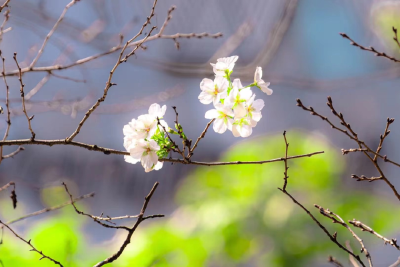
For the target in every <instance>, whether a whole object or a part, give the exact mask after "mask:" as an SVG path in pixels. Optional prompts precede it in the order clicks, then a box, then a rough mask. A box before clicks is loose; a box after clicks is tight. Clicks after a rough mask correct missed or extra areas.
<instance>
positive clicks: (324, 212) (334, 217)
mask: <svg viewBox="0 0 400 267" xmlns="http://www.w3.org/2000/svg"><path fill="white" fill-rule="evenodd" d="M314 207H316V208H317V209H319V212H320V213H321V214H322V215H324V216H325V217H327V218H329V219H331V220H332V222H333V223H337V224H340V225H341V226H343V227H345V228H346V229H347V230H349V232H350V233H351V234H352V235H353V237H354V238H355V239H356V240H357V241H358V242H359V243H360V245H361V252H363V253H364V254H365V257H367V259H368V262H369V266H371V267H372V266H373V265H372V259H371V255H370V254H369V252H368V250H367V248H366V247H365V245H364V242H363V241H362V239H361V238H360V237H358V235H356V233H354V231H353V230H352V229H351V228H350V227H349V226H348V225H347V223H345V222H344V221H343V219H342V218H341V217H340V216H339V215H337V214H335V213H333V212H332V211H330V210H329V209H324V208H323V207H321V206H319V205H316V204H315V205H314Z"/></svg>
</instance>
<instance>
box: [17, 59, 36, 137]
mask: <svg viewBox="0 0 400 267" xmlns="http://www.w3.org/2000/svg"><path fill="white" fill-rule="evenodd" d="M14 60H15V64H17V68H18V71H19V76H18V80H19V83H20V84H21V88H20V92H21V98H22V111H23V112H24V114H25V117H26V119H27V120H28V127H29V130H30V131H31V134H32V137H31V140H35V136H36V134H35V132H34V131H33V130H32V125H31V120H32V119H33V116H32V117H29V116H28V113H27V112H26V108H25V93H24V86H25V84H23V82H22V73H21V68H20V67H19V64H18V61H17V53H14Z"/></svg>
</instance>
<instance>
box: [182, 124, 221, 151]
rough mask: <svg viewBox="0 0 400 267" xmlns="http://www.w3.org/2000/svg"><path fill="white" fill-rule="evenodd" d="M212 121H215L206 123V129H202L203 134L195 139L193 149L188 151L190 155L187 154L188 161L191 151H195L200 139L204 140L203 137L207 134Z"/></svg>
mask: <svg viewBox="0 0 400 267" xmlns="http://www.w3.org/2000/svg"><path fill="white" fill-rule="evenodd" d="M214 121H215V119H212V120H210V121H209V122H208V123H207V125H206V128H204V130H203V132H202V133H201V134H200V136H199V137H198V138H197V140H196V142H195V143H194V145H193V147H192V148H191V149H190V153H189V156H188V158H189V159H190V158H191V157H192V155H193V151H194V150H195V149H196V147H197V145H198V144H199V142H200V140H201V139H202V138H204V136H205V135H206V133H207V130H208V128H210V125H211V124H212V123H213V122H214Z"/></svg>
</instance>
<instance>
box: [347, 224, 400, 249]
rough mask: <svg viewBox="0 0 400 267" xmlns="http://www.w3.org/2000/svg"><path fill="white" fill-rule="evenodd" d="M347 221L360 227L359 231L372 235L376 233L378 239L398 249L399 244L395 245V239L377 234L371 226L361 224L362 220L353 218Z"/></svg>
mask: <svg viewBox="0 0 400 267" xmlns="http://www.w3.org/2000/svg"><path fill="white" fill-rule="evenodd" d="M349 223H350V224H352V225H353V226H355V227H358V228H360V229H361V231H365V232H368V233H371V234H373V235H376V236H377V237H378V238H380V239H382V240H383V242H384V243H385V245H386V244H390V245H391V246H393V247H395V248H396V249H397V250H400V247H399V245H397V239H395V238H392V239H390V240H389V239H387V238H386V237H384V236H382V235H380V234H378V233H377V232H375V231H374V230H373V229H372V228H371V227H369V226H368V225H366V224H363V223H362V222H360V221H357V220H356V219H353V220H351V221H349Z"/></svg>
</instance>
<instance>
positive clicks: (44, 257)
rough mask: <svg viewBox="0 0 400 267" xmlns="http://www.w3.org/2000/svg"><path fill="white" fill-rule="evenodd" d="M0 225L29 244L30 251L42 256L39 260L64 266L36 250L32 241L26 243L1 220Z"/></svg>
mask: <svg viewBox="0 0 400 267" xmlns="http://www.w3.org/2000/svg"><path fill="white" fill-rule="evenodd" d="M0 224H2V225H3V226H5V227H6V228H7V229H8V230H10V231H11V232H12V233H13V234H14V235H15V236H16V237H17V238H18V239H20V240H21V241H23V242H24V243H26V244H28V245H29V246H30V247H31V250H30V251H34V252H36V253H38V254H40V256H42V257H41V258H40V259H39V260H42V259H48V260H50V261H52V262H53V263H54V264H56V265H58V266H61V267H63V265H62V264H61V263H60V262H59V261H56V260H55V259H53V258H51V257H49V256H46V255H45V254H43V252H42V251H41V250H38V249H36V248H35V247H34V246H33V245H32V242H31V239H29V240H28V241H26V240H25V239H24V238H22V237H21V236H19V235H18V234H17V233H16V232H15V231H14V230H13V229H11V228H10V226H8V225H7V224H5V223H3V222H2V221H1V220H0Z"/></svg>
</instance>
